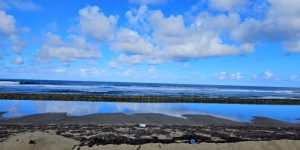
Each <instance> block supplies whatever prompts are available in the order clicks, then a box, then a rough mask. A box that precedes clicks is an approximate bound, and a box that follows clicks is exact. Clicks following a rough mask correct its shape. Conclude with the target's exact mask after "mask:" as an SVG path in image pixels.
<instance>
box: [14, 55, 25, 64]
mask: <svg viewBox="0 0 300 150" xmlns="http://www.w3.org/2000/svg"><path fill="white" fill-rule="evenodd" d="M13 63H14V64H16V65H20V64H23V63H24V62H23V58H22V57H21V56H19V55H18V56H17V57H16V58H15V60H14V61H13Z"/></svg>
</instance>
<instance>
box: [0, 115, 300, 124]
mask: <svg viewBox="0 0 300 150" xmlns="http://www.w3.org/2000/svg"><path fill="white" fill-rule="evenodd" d="M0 115H1V113H0ZM183 116H184V117H185V118H183V117H175V116H169V115H165V114H159V113H139V114H131V115H130V114H123V113H104V114H100V113H99V114H90V115H82V116H69V115H67V113H44V114H34V115H28V116H20V117H15V118H0V125H5V124H14V125H36V124H66V125H74V124H80V125H87V124H94V125H98V124H113V125H116V124H140V123H144V124H147V125H232V126H248V125H252V126H268V127H290V126H299V125H300V124H296V123H290V122H284V121H280V120H275V119H272V118H266V117H254V118H253V120H252V121H251V122H239V121H234V120H230V119H225V118H220V117H216V116H210V115H200V114H185V115H183Z"/></svg>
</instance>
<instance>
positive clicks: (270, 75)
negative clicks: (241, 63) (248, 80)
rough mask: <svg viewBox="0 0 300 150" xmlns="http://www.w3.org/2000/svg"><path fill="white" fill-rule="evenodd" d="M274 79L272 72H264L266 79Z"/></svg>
mask: <svg viewBox="0 0 300 150" xmlns="http://www.w3.org/2000/svg"><path fill="white" fill-rule="evenodd" d="M273 77H274V74H273V73H272V72H270V71H265V72H264V78H265V79H272V78H273Z"/></svg>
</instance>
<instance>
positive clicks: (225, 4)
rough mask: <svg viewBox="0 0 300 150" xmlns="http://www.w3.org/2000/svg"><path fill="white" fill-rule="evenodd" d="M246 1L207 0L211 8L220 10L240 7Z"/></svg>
mask: <svg viewBox="0 0 300 150" xmlns="http://www.w3.org/2000/svg"><path fill="white" fill-rule="evenodd" d="M246 2H247V0H209V4H210V6H211V7H212V8H214V9H217V10H221V11H228V10H232V9H234V8H238V7H241V6H242V5H244V4H245V3H246Z"/></svg>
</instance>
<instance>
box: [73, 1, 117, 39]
mask: <svg viewBox="0 0 300 150" xmlns="http://www.w3.org/2000/svg"><path fill="white" fill-rule="evenodd" d="M117 19H118V17H117V16H112V15H110V16H106V15H105V14H104V13H102V12H101V11H100V10H99V7H97V6H86V7H85V8H83V9H81V10H80V11H79V27H80V30H81V32H82V33H83V34H86V35H88V36H91V37H92V38H94V39H95V40H97V41H107V40H111V39H112V38H113V35H114V31H115V26H116V23H117Z"/></svg>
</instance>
